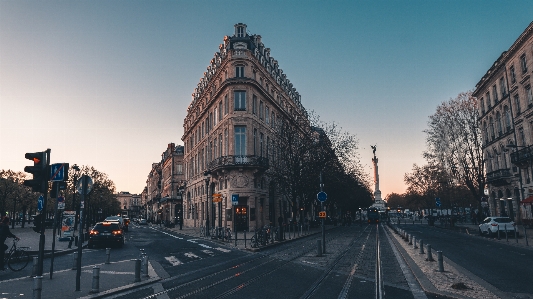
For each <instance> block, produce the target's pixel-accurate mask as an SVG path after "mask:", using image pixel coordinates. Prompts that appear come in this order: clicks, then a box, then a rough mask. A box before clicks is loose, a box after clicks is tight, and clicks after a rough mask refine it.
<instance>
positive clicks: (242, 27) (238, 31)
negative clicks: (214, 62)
mask: <svg viewBox="0 0 533 299" xmlns="http://www.w3.org/2000/svg"><path fill="white" fill-rule="evenodd" d="M235 36H236V37H245V36H246V24H243V23H239V24H235Z"/></svg>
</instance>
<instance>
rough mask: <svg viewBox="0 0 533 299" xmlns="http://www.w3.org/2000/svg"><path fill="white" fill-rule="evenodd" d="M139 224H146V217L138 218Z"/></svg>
mask: <svg viewBox="0 0 533 299" xmlns="http://www.w3.org/2000/svg"><path fill="white" fill-rule="evenodd" d="M139 225H148V221H146V219H140V220H139Z"/></svg>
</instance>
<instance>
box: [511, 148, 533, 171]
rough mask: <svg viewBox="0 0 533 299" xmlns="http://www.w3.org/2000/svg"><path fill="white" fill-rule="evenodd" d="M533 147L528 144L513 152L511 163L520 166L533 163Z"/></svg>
mask: <svg viewBox="0 0 533 299" xmlns="http://www.w3.org/2000/svg"><path fill="white" fill-rule="evenodd" d="M532 159H533V148H532V146H527V147H524V148H521V149H519V150H517V151H513V152H511V163H513V164H515V165H518V166H520V167H527V166H529V165H530V163H533V161H532Z"/></svg>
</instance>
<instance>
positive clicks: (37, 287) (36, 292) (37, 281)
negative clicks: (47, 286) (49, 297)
mask: <svg viewBox="0 0 533 299" xmlns="http://www.w3.org/2000/svg"><path fill="white" fill-rule="evenodd" d="M42 289H43V277H42V276H35V277H34V278H33V299H41V291H42Z"/></svg>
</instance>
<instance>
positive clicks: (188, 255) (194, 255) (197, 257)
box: [183, 252, 201, 259]
mask: <svg viewBox="0 0 533 299" xmlns="http://www.w3.org/2000/svg"><path fill="white" fill-rule="evenodd" d="M183 255H185V256H186V257H188V258H195V259H201V258H200V257H199V256H197V255H196V254H194V253H192V252H187V253H184V254H183Z"/></svg>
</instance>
